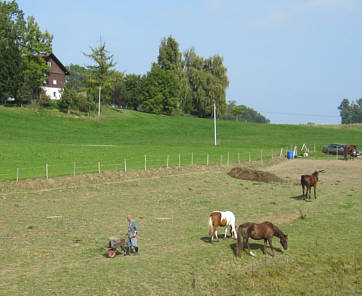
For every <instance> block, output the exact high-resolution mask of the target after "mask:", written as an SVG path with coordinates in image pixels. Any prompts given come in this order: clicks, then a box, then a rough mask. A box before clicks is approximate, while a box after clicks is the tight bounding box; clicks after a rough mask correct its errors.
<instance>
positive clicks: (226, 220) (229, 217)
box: [209, 211, 237, 241]
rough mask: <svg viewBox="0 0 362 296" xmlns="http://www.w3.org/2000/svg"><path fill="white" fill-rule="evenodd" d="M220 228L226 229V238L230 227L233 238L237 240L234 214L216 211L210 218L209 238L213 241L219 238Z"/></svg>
mask: <svg viewBox="0 0 362 296" xmlns="http://www.w3.org/2000/svg"><path fill="white" fill-rule="evenodd" d="M219 226H222V227H225V238H226V234H227V232H228V226H230V233H231V237H232V236H234V237H235V238H237V234H236V230H235V216H234V214H233V213H232V212H230V211H226V212H220V211H214V212H212V213H211V214H210V216H209V236H210V239H211V241H213V239H214V236H215V237H216V238H217V239H219V238H218V236H217V228H218V227H219Z"/></svg>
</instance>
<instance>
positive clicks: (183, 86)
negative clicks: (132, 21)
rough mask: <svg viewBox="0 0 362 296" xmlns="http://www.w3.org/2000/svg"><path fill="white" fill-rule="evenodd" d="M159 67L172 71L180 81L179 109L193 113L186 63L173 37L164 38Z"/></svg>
mask: <svg viewBox="0 0 362 296" xmlns="http://www.w3.org/2000/svg"><path fill="white" fill-rule="evenodd" d="M158 65H159V66H160V68H161V69H163V70H168V71H172V72H174V73H175V75H176V77H177V79H178V80H179V92H178V93H179V95H178V99H177V108H178V109H180V110H182V111H183V112H184V113H191V112H192V110H193V108H192V101H191V92H190V87H189V84H188V81H187V77H186V72H185V71H184V66H185V62H184V61H183V60H182V53H181V52H180V50H179V44H178V42H177V41H176V40H175V39H174V38H173V37H172V36H169V37H168V38H163V39H162V40H161V45H160V48H159V54H158Z"/></svg>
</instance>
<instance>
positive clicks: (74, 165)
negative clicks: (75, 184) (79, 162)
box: [73, 162, 76, 177]
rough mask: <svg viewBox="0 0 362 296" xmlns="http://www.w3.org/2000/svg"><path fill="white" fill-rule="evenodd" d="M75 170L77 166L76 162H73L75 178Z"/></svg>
mask: <svg viewBox="0 0 362 296" xmlns="http://www.w3.org/2000/svg"><path fill="white" fill-rule="evenodd" d="M75 168H76V164H75V162H73V177H75Z"/></svg>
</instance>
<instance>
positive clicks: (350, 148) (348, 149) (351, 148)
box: [344, 145, 358, 160]
mask: <svg viewBox="0 0 362 296" xmlns="http://www.w3.org/2000/svg"><path fill="white" fill-rule="evenodd" d="M357 149H358V148H357V145H346V146H344V160H347V156H348V155H349V159H354V157H356V155H355V151H356V150H357Z"/></svg>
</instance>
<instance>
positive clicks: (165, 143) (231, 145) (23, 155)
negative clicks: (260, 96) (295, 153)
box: [0, 106, 362, 180]
mask: <svg viewBox="0 0 362 296" xmlns="http://www.w3.org/2000/svg"><path fill="white" fill-rule="evenodd" d="M217 129H218V146H216V147H215V146H213V144H214V135H213V121H212V120H210V119H200V118H194V117H188V116H162V115H153V114H146V113H141V112H135V111H132V110H113V109H109V108H104V109H103V111H102V119H101V120H96V119H95V118H87V117H79V116H78V117H77V116H67V115H65V114H63V113H60V112H58V111H56V110H48V109H35V110H32V109H30V108H15V107H14V108H9V107H3V106H0V132H1V138H0V163H1V167H0V180H15V179H16V172H17V168H19V178H20V179H26V178H37V177H45V166H46V164H48V174H49V176H50V177H54V176H60V175H72V174H73V173H74V163H75V172H76V174H80V173H85V172H96V171H97V170H98V162H100V164H101V170H102V171H110V170H113V171H115V170H124V160H125V159H126V161H127V168H128V169H142V168H144V155H146V157H147V167H148V168H152V167H153V168H160V167H165V166H166V159H167V156H169V166H178V163H179V154H180V160H181V161H180V162H181V165H182V166H186V165H190V164H191V163H192V153H193V163H194V164H199V165H203V164H206V162H207V154H209V163H210V164H219V163H223V164H225V163H226V162H227V158H228V153H229V162H232V163H236V162H238V159H240V160H241V162H243V161H247V160H248V159H249V152H250V153H251V158H252V160H257V159H260V158H261V154H263V158H264V159H268V158H271V155H272V153H273V154H274V155H279V153H280V149H281V148H284V149H287V148H288V147H290V146H294V145H297V146H299V148H301V146H302V144H304V143H306V144H307V145H308V146H309V147H310V148H311V149H313V146H314V144H315V145H316V150H317V153H316V154H315V156H316V157H324V158H333V157H332V156H329V157H327V156H324V155H322V153H321V152H320V151H321V147H322V145H325V144H330V143H332V142H342V143H343V142H345V143H353V144H358V145H362V126H361V125H353V126H339V127H337V128H336V126H331V127H323V126H322V127H320V126H313V127H309V126H302V125H275V124H253V123H241V122H233V121H218V124H217Z"/></svg>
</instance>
